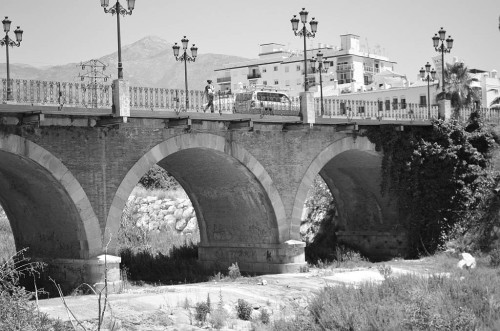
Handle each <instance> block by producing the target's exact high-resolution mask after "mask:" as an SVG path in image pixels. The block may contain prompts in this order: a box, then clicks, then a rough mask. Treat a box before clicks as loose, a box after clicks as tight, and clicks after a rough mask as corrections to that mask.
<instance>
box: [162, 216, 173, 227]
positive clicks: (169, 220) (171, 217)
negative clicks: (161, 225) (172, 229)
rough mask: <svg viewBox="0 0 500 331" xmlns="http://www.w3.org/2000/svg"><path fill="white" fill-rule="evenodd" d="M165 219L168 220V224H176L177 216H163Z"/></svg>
mask: <svg viewBox="0 0 500 331" xmlns="http://www.w3.org/2000/svg"><path fill="white" fill-rule="evenodd" d="M163 221H164V222H166V223H167V224H168V225H170V226H173V225H174V224H175V221H176V219H175V217H174V215H167V216H165V218H163Z"/></svg>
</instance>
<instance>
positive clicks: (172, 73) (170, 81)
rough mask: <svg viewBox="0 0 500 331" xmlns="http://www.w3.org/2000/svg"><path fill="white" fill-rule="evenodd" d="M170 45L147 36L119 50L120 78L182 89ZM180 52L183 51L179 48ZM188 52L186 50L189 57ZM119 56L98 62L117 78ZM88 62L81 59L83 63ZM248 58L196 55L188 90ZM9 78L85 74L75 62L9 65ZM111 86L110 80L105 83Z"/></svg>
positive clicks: (0, 73) (73, 78) (1, 73)
mask: <svg viewBox="0 0 500 331" xmlns="http://www.w3.org/2000/svg"><path fill="white" fill-rule="evenodd" d="M172 45H173V44H172V43H169V42H167V41H166V40H164V39H161V38H159V37H155V36H148V37H145V38H143V39H141V40H138V41H136V42H135V43H133V44H130V45H125V46H123V47H122V62H123V76H124V78H125V79H126V80H128V81H129V82H130V85H131V86H144V87H165V88H184V63H183V62H180V61H176V60H175V58H174V55H173V51H172ZM181 51H182V49H181ZM190 53H191V52H190V51H189V50H188V54H190ZM117 54H118V53H117V52H115V53H112V54H108V55H104V56H102V57H100V58H98V59H97V60H100V61H101V62H103V63H105V64H106V65H107V68H106V70H105V71H104V73H105V74H107V75H111V79H115V78H116V77H117V69H116V68H117V66H118V55H117ZM88 60H90V59H82V62H85V61H88ZM246 60H248V59H247V58H243V57H238V56H231V55H223V54H211V53H207V54H203V53H200V52H198V57H197V58H196V61H195V62H188V63H187V73H188V84H189V86H188V87H189V89H190V90H191V89H194V90H202V89H203V88H204V86H205V85H206V81H207V79H212V80H213V81H214V82H215V81H216V74H215V72H214V69H215V68H218V67H221V66H222V65H223V64H227V63H232V62H241V61H246ZM5 71H6V69H5V64H3V65H2V64H0V77H2V78H4V77H5V76H6V72H5ZM10 73H11V78H21V79H36V80H46V81H61V82H62V81H64V82H80V80H79V79H78V74H84V73H85V72H84V71H82V69H81V67H80V66H79V65H78V63H68V64H64V65H58V66H51V67H44V68H37V67H33V66H30V65H26V64H11V65H10ZM108 83H110V80H108Z"/></svg>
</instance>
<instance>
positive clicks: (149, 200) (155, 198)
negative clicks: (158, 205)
mask: <svg viewBox="0 0 500 331" xmlns="http://www.w3.org/2000/svg"><path fill="white" fill-rule="evenodd" d="M145 200H146V202H147V203H152V202H155V201H156V200H158V198H157V197H155V196H149V197H146V198H145Z"/></svg>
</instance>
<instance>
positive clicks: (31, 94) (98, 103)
mask: <svg viewBox="0 0 500 331" xmlns="http://www.w3.org/2000/svg"><path fill="white" fill-rule="evenodd" d="M10 84H11V87H12V95H13V99H14V100H12V101H10V102H14V103H18V104H39V105H57V106H64V107H85V108H111V106H112V104H113V101H112V97H113V93H112V91H113V87H112V85H106V84H85V83H80V82H56V81H42V80H27V79H11V81H10ZM1 88H2V91H1V93H0V102H1V103H5V102H6V101H7V80H6V79H5V78H2V79H1ZM129 92H130V108H131V109H135V110H153V111H175V112H178V113H179V112H202V111H203V110H204V107H205V106H206V104H207V101H208V100H207V99H206V97H205V95H204V92H203V91H201V90H189V91H188V94H187V96H186V92H185V90H183V89H168V88H158V87H141V86H131V87H130V90H129ZM186 97H187V98H188V101H189V102H188V108H187V109H186ZM234 105H235V95H234V94H232V93H224V92H220V91H219V92H218V93H217V94H216V95H215V97H214V111H215V112H218V113H233V112H234ZM280 107H282V109H280ZM299 109H300V98H299V97H290V104H288V103H285V104H283V105H279V104H278V103H277V105H273V111H272V112H269V113H266V112H264V114H265V115H271V114H277V115H297V113H298V110H299ZM314 110H315V113H316V116H317V117H323V118H345V119H348V120H356V119H372V120H383V119H385V120H402V121H412V120H429V119H431V118H438V106H437V105H432V106H431V108H430V109H427V106H426V105H420V104H416V103H392V102H382V101H367V100H355V99H345V98H344V99H336V98H330V97H328V98H323V113H322V111H321V99H320V98H315V99H314ZM474 110H478V109H473V108H463V109H460V110H459V111H457V112H456V113H455V114H454V115H455V117H456V118H457V119H459V120H461V121H465V120H467V119H468V118H469V116H470V114H471V112H472V111H474ZM479 111H480V113H481V114H482V115H483V116H484V118H485V119H486V120H488V121H492V120H495V121H497V122H499V123H500V113H499V110H497V109H490V108H480V109H479ZM255 113H256V114H261V110H260V109H258V108H256V111H255Z"/></svg>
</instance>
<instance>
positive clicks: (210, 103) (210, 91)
mask: <svg viewBox="0 0 500 331" xmlns="http://www.w3.org/2000/svg"><path fill="white" fill-rule="evenodd" d="M207 83H208V84H207V86H205V96H206V97H207V106H206V107H205V109H203V112H206V111H207V109H208V107H210V110H211V113H213V112H214V93H215V89H214V86H213V85H212V81H211V80H210V79H209V80H207Z"/></svg>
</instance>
